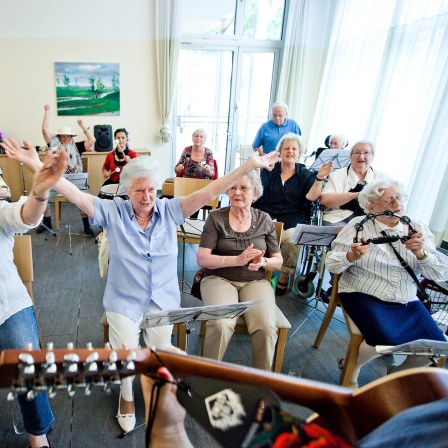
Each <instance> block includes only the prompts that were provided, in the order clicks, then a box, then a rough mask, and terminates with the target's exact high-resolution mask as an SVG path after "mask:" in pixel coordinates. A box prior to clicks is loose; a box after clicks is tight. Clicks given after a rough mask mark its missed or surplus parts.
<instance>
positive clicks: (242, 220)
mask: <svg viewBox="0 0 448 448" xmlns="http://www.w3.org/2000/svg"><path fill="white" fill-rule="evenodd" d="M230 213H232V215H233V216H235V218H236V219H237V220H238V222H239V223H240V224H242V223H243V222H244V221H246V219H247V218H250V217H251V216H252V213H249V215H247V216H246V217H245V218H244V219H240V218H238V216H236V215H235V213H233V212H232V209H230Z"/></svg>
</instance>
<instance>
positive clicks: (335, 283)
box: [331, 274, 362, 336]
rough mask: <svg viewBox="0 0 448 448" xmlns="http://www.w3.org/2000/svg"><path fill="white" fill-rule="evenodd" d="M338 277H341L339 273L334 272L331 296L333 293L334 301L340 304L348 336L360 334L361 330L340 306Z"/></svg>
mask: <svg viewBox="0 0 448 448" xmlns="http://www.w3.org/2000/svg"><path fill="white" fill-rule="evenodd" d="M340 278H341V274H334V277H333V284H332V288H331V296H332V297H333V294H334V295H335V299H336V303H337V304H338V305H340V306H341V309H342V312H343V314H344V319H345V322H346V324H347V328H348V332H349V333H350V336H352V335H353V336H362V333H361V331H360V330H359V328H358V327H357V326H356V324H355V323H354V322H353V321H352V319H351V317H350V316H349V315H348V314H347V312H346V311H345V309H344V307H343V306H342V302H341V299H340V298H339V289H338V287H339V280H340Z"/></svg>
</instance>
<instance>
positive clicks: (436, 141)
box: [297, 0, 448, 242]
mask: <svg viewBox="0 0 448 448" xmlns="http://www.w3.org/2000/svg"><path fill="white" fill-rule="evenodd" d="M315 25H316V24H315ZM306 26H307V27H309V26H310V25H309V24H307V25H306ZM447 88H448V2H447V1H446V0H395V1H393V0H339V1H338V3H337V8H336V11H335V16H334V25H333V28H332V36H331V41H330V45H329V49H328V55H327V58H326V63H325V69H324V73H323V77H322V83H321V85H320V89H319V96H318V100H317V105H316V111H315V114H314V118H313V120H312V125H311V130H310V137H309V147H311V148H317V147H318V146H321V145H322V141H323V139H324V138H325V136H327V135H328V134H331V133H343V134H345V135H346V136H347V137H348V139H349V141H350V143H354V142H355V141H356V140H359V139H362V138H369V139H371V140H373V141H374V142H375V143H376V145H377V154H376V156H375V159H374V162H373V166H374V167H375V168H377V169H381V170H383V171H386V172H388V173H389V174H390V175H391V176H392V177H394V178H396V179H398V180H399V181H401V182H403V183H404V184H405V186H406V188H407V191H408V193H409V195H410V200H409V203H408V204H407V210H406V212H407V214H408V215H409V216H410V217H411V218H413V219H415V218H418V219H421V220H423V221H425V222H427V223H430V225H431V227H432V230H433V231H434V232H435V233H436V236H437V235H443V233H444V232H445V230H446V229H447V225H448V212H447V210H446V209H447V195H446V194H444V191H443V190H442V188H443V187H445V191H446V185H447V183H448V180H447V179H446V168H447V166H448V132H447V122H448V113H447V112H448V111H447V106H446V104H447V96H448V94H447ZM297 92H298V93H299V92H300V91H297ZM438 242H440V241H438Z"/></svg>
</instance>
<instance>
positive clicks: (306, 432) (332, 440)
mask: <svg viewBox="0 0 448 448" xmlns="http://www.w3.org/2000/svg"><path fill="white" fill-rule="evenodd" d="M272 447H273V448H352V445H350V444H348V443H347V442H346V441H345V440H344V439H343V438H342V437H340V436H338V435H337V434H333V433H331V432H330V431H328V430H327V429H325V428H323V427H322V426H319V425H316V424H314V423H309V424H306V425H304V426H302V427H301V428H300V429H299V431H298V433H296V432H282V433H280V434H279V435H278V436H277V437H276V439H275V441H274V444H273V445H272Z"/></svg>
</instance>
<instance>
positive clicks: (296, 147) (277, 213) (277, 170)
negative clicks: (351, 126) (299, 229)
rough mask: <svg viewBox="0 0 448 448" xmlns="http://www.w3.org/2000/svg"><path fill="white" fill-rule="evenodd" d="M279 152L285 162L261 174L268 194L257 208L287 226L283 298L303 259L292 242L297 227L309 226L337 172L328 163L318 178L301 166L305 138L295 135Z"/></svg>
mask: <svg viewBox="0 0 448 448" xmlns="http://www.w3.org/2000/svg"><path fill="white" fill-rule="evenodd" d="M277 151H278V152H279V154H280V157H281V161H280V162H277V163H276V165H275V167H274V169H273V170H272V171H267V170H262V171H261V182H262V183H263V189H264V192H263V196H262V197H261V198H260V199H258V200H257V201H256V202H255V204H254V207H255V208H258V209H260V210H263V211H264V212H266V213H268V214H269V216H270V217H271V218H272V219H276V220H277V221H280V222H282V223H283V224H284V227H283V229H284V232H283V235H282V241H281V243H280V247H281V251H282V256H283V266H282V267H281V275H280V278H279V281H278V283H277V289H276V294H277V295H283V294H285V293H286V289H287V286H288V279H289V274H294V273H295V270H296V265H297V258H298V256H299V246H297V245H296V244H294V243H291V242H290V240H291V237H292V235H293V233H294V229H295V227H296V225H297V224H307V222H308V216H307V215H308V213H309V208H310V204H311V202H312V201H316V200H317V199H319V196H320V194H321V190H322V182H323V180H324V178H325V177H326V176H327V175H328V174H329V173H330V172H331V170H332V169H333V162H330V163H329V164H328V165H327V164H326V163H324V164H323V165H322V166H321V167H320V168H319V171H318V173H317V175H316V173H315V172H313V171H310V170H309V169H307V168H305V166H304V165H302V164H301V163H298V160H299V157H300V156H302V155H303V154H305V146H304V145H303V142H302V139H301V137H300V136H299V135H297V134H294V133H292V132H291V133H289V134H286V135H284V136H283V137H282V138H281V140H280V141H279V142H278V145H277Z"/></svg>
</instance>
